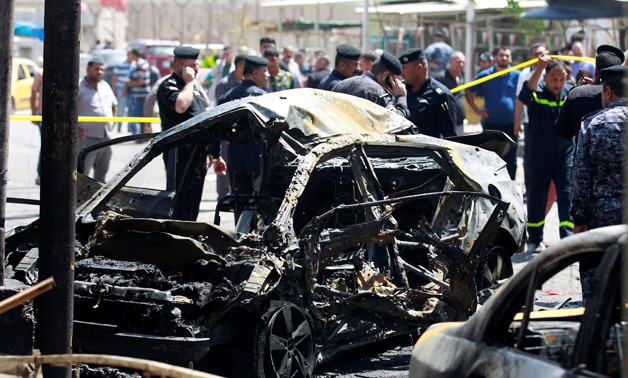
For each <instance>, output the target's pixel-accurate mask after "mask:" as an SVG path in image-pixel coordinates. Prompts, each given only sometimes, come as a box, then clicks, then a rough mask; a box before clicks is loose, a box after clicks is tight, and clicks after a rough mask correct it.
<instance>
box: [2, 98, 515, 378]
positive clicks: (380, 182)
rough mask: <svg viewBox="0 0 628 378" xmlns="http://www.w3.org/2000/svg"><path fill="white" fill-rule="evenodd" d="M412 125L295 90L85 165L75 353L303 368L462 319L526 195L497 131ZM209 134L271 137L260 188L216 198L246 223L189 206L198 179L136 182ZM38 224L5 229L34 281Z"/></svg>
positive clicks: (360, 105)
mask: <svg viewBox="0 0 628 378" xmlns="http://www.w3.org/2000/svg"><path fill="white" fill-rule="evenodd" d="M304 104H306V105H304ZM331 104H336V105H334V106H333V107H330V106H331ZM413 129H414V126H413V125H412V124H411V123H409V122H408V121H407V120H405V119H403V118H400V117H397V116H395V115H394V114H391V113H389V112H388V111H387V110H386V109H384V108H381V107H378V106H377V105H375V104H372V103H370V102H367V101H362V100H360V99H357V98H354V97H348V96H344V95H341V94H335V93H329V92H323V91H318V90H307V89H303V90H294V91H287V92H281V93H278V94H270V95H265V96H261V97H256V98H248V99H245V100H242V101H235V102H232V103H229V104H226V105H223V106H220V107H217V108H214V109H211V110H209V111H208V112H206V113H204V114H202V115H199V116H197V117H195V118H193V119H191V120H189V121H187V122H185V123H182V124H180V125H179V126H177V127H175V128H173V129H171V130H168V131H167V132H164V133H162V134H160V135H158V136H157V137H155V138H154V139H153V140H152V141H151V142H150V144H149V145H148V147H147V148H145V149H144V150H143V151H141V152H140V153H138V155H136V157H135V158H134V159H133V160H132V161H130V162H129V163H128V165H127V167H125V169H123V170H122V171H121V172H120V173H119V174H117V175H116V176H115V177H114V178H113V179H112V180H111V181H109V182H107V183H96V182H94V181H93V180H91V179H89V178H88V177H84V176H81V177H80V180H79V196H81V195H82V196H83V198H81V201H82V204H81V206H80V207H79V208H78V210H77V243H76V252H77V261H76V265H75V272H76V274H75V279H76V281H75V285H74V288H75V296H74V298H75V314H74V330H75V332H74V348H75V349H76V350H77V351H82V352H101V353H113V354H122V355H130V356H137V357H145V358H152V359H158V360H162V361H168V362H172V363H177V364H184V365H187V366H190V365H191V366H194V367H195V368H198V369H205V370H209V371H211V372H216V373H223V374H228V375H229V376H246V377H249V376H259V377H267V376H268V377H275V376H291V377H292V376H295V377H298V376H306V377H307V376H311V375H312V374H313V371H314V367H315V366H316V365H317V364H319V363H321V362H323V361H327V360H329V359H331V358H333V357H335V356H337V355H339V354H340V353H342V352H346V351H348V350H350V349H351V348H355V347H359V346H362V345H366V344H370V343H374V342H378V341H381V340H385V339H390V338H393V337H395V336H400V335H411V336H417V335H418V334H419V333H420V332H421V330H423V329H424V328H425V327H427V326H429V325H430V324H433V323H435V322H441V321H447V320H458V319H465V318H467V317H468V316H469V315H470V314H472V313H473V312H474V311H475V309H476V306H477V291H478V290H482V289H484V288H487V287H490V286H492V285H494V284H495V283H496V282H497V281H498V280H499V279H502V278H505V277H507V276H509V275H510V274H512V266H511V263H510V257H511V255H512V254H513V253H515V252H517V251H518V250H520V249H521V247H522V245H523V243H524V237H525V216H524V212H523V204H522V193H521V191H520V189H519V188H518V186H517V184H516V183H515V182H513V181H511V180H510V179H509V177H508V173H507V171H506V169H505V163H504V162H503V160H502V159H501V158H500V157H499V156H498V155H497V154H496V153H495V152H492V151H489V150H486V149H483V148H480V147H478V145H483V146H485V147H486V146H492V147H493V149H494V150H495V151H498V152H500V153H501V152H503V150H504V146H505V144H504V143H503V141H500V138H501V137H500V136H494V135H489V134H485V135H484V136H483V137H479V138H477V140H478V141H479V142H478V143H475V144H476V145H469V144H462V143H457V142H454V141H447V140H439V139H434V138H431V137H427V136H423V135H412V132H413ZM214 140H226V141H234V140H247V141H249V142H252V143H255V144H257V145H258V146H259V148H260V161H261V163H260V166H261V168H262V169H261V174H260V176H259V177H258V178H257V179H256V180H255V182H254V188H255V192H254V193H253V195H251V196H242V195H229V196H227V197H226V198H225V199H223V200H222V201H219V203H218V206H217V209H216V211H217V213H218V215H219V214H220V213H223V214H224V213H225V212H233V211H234V210H236V209H237V211H238V212H239V213H240V216H239V219H237V220H236V222H235V227H233V229H227V228H226V227H224V226H221V225H220V224H219V223H220V217H219V216H217V217H216V222H215V223H217V224H209V223H206V222H200V221H196V220H195V219H190V218H191V216H190V214H191V213H193V212H188V208H189V206H186V203H187V202H189V201H188V200H189V199H188V198H187V195H188V192H189V191H188V189H189V187H183V188H181V189H180V190H178V191H175V192H171V191H166V190H155V189H143V188H138V187H137V186H134V187H128V186H126V184H127V183H128V182H129V180H130V179H131V178H132V177H134V176H135V175H136V174H137V173H138V172H139V171H140V170H141V169H142V168H144V167H145V166H146V165H147V164H148V162H150V161H151V160H153V159H155V158H159V159H161V157H160V155H161V154H163V153H167V152H168V151H169V150H170V149H173V148H177V147H180V146H182V145H185V144H192V145H195V146H197V147H199V148H197V149H196V151H199V153H201V152H200V151H203V150H204V146H205V145H207V143H209V142H211V141H214ZM467 142H469V141H467ZM506 145H507V143H506ZM186 174H188V173H187V172H186ZM189 174H190V175H192V174H193V172H189ZM163 187H164V188H165V183H164V186H163ZM37 232H38V230H37V222H35V223H33V224H31V225H29V226H27V227H23V228H20V229H16V230H14V231H12V232H11V233H10V234H9V236H8V238H7V252H8V256H7V265H6V266H7V272H8V275H10V277H13V278H18V279H20V280H22V281H24V282H26V283H30V284H32V283H33V282H35V280H36V278H37V264H36V262H37V248H38V247H37Z"/></svg>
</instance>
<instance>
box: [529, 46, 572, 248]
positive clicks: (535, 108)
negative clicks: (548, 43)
mask: <svg viewBox="0 0 628 378" xmlns="http://www.w3.org/2000/svg"><path fill="white" fill-rule="evenodd" d="M543 71H545V77H544V79H543V83H542V84H540V85H537V84H539V81H540V78H541V75H542V74H543ZM566 80H567V69H566V68H565V64H564V63H563V62H562V61H560V60H557V59H551V58H550V56H549V54H548V53H547V52H543V53H542V54H541V55H539V60H538V63H537V64H536V66H535V67H534V71H533V72H532V76H530V80H527V81H526V82H525V83H524V85H523V87H522V88H521V92H520V93H519V97H518V98H519V100H520V101H521V102H522V103H523V104H524V105H526V106H527V107H528V120H529V121H528V129H527V130H526V134H525V151H524V156H525V159H524V161H523V169H524V174H525V183H526V188H527V193H528V202H527V205H528V244H527V252H530V253H535V252H540V251H541V250H543V249H544V248H545V245H544V244H543V229H544V227H545V215H546V214H545V213H546V212H545V205H546V203H547V192H548V190H549V186H550V181H554V185H555V186H556V197H557V202H558V218H559V222H560V223H559V232H560V237H561V238H564V237H567V236H569V235H571V234H573V229H574V224H573V218H572V217H571V215H570V214H569V210H570V208H571V200H570V192H571V167H572V166H573V156H574V155H573V153H574V144H573V140H572V139H569V140H565V139H561V138H559V137H558V135H556V133H555V132H554V130H553V129H552V126H553V125H554V122H555V120H556V119H557V118H558V112H559V110H560V106H561V105H562V103H563V101H564V99H565V98H566V97H567V93H568V92H569V91H568V88H566V87H565V82H566Z"/></svg>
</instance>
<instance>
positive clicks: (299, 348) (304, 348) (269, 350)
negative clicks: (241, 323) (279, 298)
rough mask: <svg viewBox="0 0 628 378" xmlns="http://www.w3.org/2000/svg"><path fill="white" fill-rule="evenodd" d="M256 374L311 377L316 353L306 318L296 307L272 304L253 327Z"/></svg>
mask: <svg viewBox="0 0 628 378" xmlns="http://www.w3.org/2000/svg"><path fill="white" fill-rule="evenodd" d="M256 334H257V339H256V343H255V346H256V348H255V350H256V352H257V353H256V355H257V356H256V357H257V358H255V359H254V364H255V365H256V369H255V370H256V373H257V376H258V377H260V378H261V377H264V378H288V377H290V378H293V377H294V378H299V377H303V378H306V377H311V376H312V374H313V372H314V363H315V359H316V352H315V348H314V335H313V332H312V326H311V323H310V320H309V318H308V317H307V315H306V314H305V311H303V310H302V309H301V308H300V307H299V306H297V305H295V304H292V303H289V302H275V303H273V304H272V305H271V306H270V308H269V309H268V310H267V311H266V313H265V314H264V316H263V317H262V319H261V321H260V323H259V324H258V327H257V332H256Z"/></svg>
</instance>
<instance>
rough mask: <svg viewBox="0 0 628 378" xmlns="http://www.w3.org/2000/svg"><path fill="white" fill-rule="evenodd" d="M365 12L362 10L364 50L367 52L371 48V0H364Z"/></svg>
mask: <svg viewBox="0 0 628 378" xmlns="http://www.w3.org/2000/svg"><path fill="white" fill-rule="evenodd" d="M363 7H364V12H362V51H363V52H366V51H368V50H370V48H369V46H370V45H371V44H370V29H371V26H370V24H369V21H370V17H369V0H364V5H363Z"/></svg>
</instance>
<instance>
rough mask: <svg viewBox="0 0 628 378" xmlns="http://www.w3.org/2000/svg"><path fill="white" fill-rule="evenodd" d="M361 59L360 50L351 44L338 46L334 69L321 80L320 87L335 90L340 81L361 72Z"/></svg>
mask: <svg viewBox="0 0 628 378" xmlns="http://www.w3.org/2000/svg"><path fill="white" fill-rule="evenodd" d="M359 59H360V50H358V49H356V48H355V47H353V46H349V45H340V46H338V47H336V60H335V63H334V70H333V71H331V73H330V74H329V75H328V76H327V77H326V78H324V79H323V80H322V81H321V83H320V85H319V86H318V88H319V89H324V90H327V91H333V90H334V88H335V87H336V85H338V83H339V82H341V81H343V80H344V79H346V78H349V77H352V76H355V75H357V74H358V73H359V72H360V65H359V63H358V60H359Z"/></svg>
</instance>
